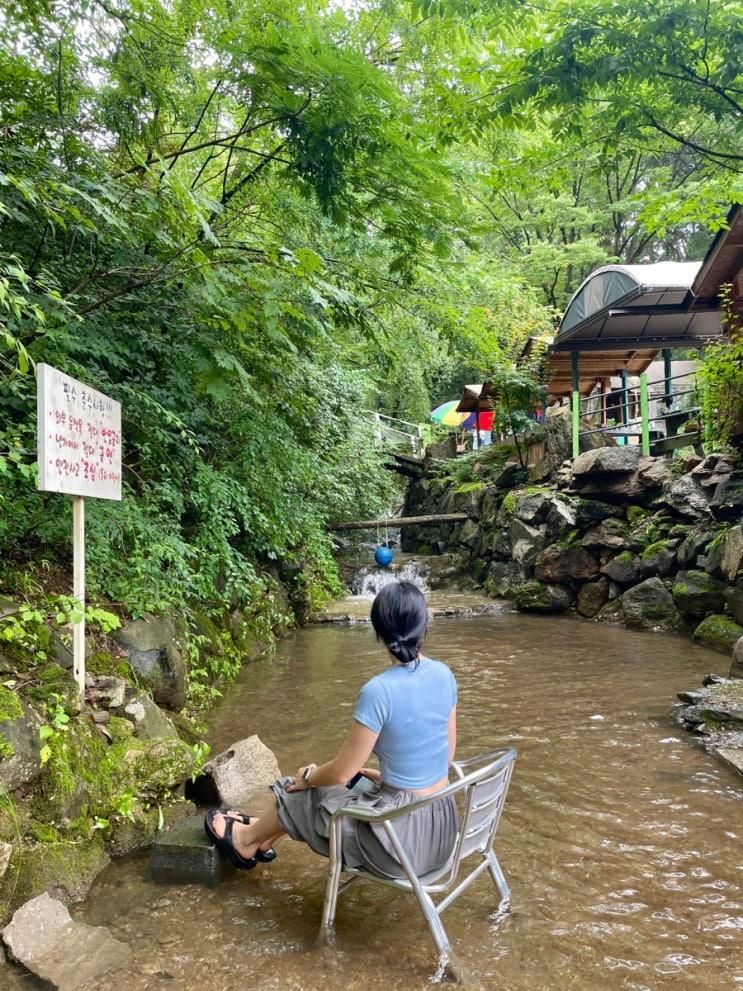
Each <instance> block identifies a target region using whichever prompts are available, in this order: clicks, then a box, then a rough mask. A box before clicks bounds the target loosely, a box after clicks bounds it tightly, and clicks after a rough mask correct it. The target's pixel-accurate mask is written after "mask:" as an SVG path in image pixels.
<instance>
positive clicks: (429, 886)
mask: <svg viewBox="0 0 743 991" xmlns="http://www.w3.org/2000/svg"><path fill="white" fill-rule="evenodd" d="M515 760H516V751H515V750H513V749H508V750H495V751H493V752H492V753H488V754H482V755H481V756H479V757H472V758H470V759H469V760H464V761H458V762H453V763H452V765H451V766H452V769H453V771H454V774H455V775H456V779H455V780H454V781H453V782H451V783H450V784H449V785H447V786H446V788H443V789H442V790H441V791H438V792H435V793H434V794H433V795H427V796H426V797H425V798H421V799H419V800H418V801H415V802H411V803H410V804H409V805H405V806H403V807H402V808H399V809H394V810H393V811H386V812H383V813H380V812H374V811H372V810H368V809H363V808H354V807H353V806H351V807H349V808H345V809H343V808H342V809H338V811H337V812H336V813H334V815H333V817H332V819H331V825H330V837H329V840H330V868H329V872H328V884H327V888H326V889H325V904H324V906H323V917H322V929H321V936H324V937H325V938H326V939H329V938H332V934H333V925H334V920H335V910H336V906H337V903H338V895H339V894H340V893H341V891H345V890H346V888H348V887H350V885H352V884H354V883H355V882H356V881H358V880H360V879H363V880H366V881H375V882H377V883H378V884H386V885H387V886H388V887H391V888H396V889H397V890H398V891H407V892H409V893H411V894H414V895H415V897H416V898H417V899H418V904H419V906H420V909H421V911H422V913H423V917H424V918H425V920H426V922H427V924H428V928H429V929H430V931H431V936H432V937H433V941H434V944H435V946H436V949H437V950H438V953H439V967H440V969H449V970H450V971H451V972H452V973H453V975H454V976H455V977H456V976H458V974H457V970H458V965H457V963H456V957H455V956H454V954H453V953H452V948H451V944H450V943H449V937H448V936H447V935H446V930H445V929H444V926H443V923H442V922H441V913H442V912H443V911H444V910H445V909H446V908H448V907H449V906H450V905H451V904H452V902H453V901H454V900H455V899H456V898H458V897H459V895H461V893H462V892H463V891H464V890H465V889H466V888H468V887H469V886H470V885H471V884H472V882H473V881H474V880H475V879H476V878H477V877H479V876H480V874H482V872H483V871H484V870H486V869H487V870H488V871H489V872H490V877H491V878H492V880H493V883H494V885H495V887H496V889H497V891H498V894H499V896H500V904H499V906H498V914H504V913H505V912H507V911H508V908H509V902H510V896H511V890H510V888H509V887H508V883H507V881H506V879H505V877H504V875H503V871H502V870H501V866H500V864H499V863H498V858H497V857H496V855H495V851H494V850H493V840H494V839H495V834H496V831H497V829H498V825H499V823H500V817H501V813H502V812H503V806H504V804H505V801H506V793H507V792H508V785H509V783H510V781H511V774H512V772H513V764H514V761H515ZM473 767H474V768H475V770H470V768H473ZM467 772H469V773H467ZM448 795H453V796H455V798H457V799H460V800H461V803H462V806H463V807H462V810H461V813H460V822H459V833H458V835H457V840H456V843H455V845H454V850H453V852H452V855H451V857H450V859H449V861H448V862H447V863H446V864H445V865H444V866H443V867H441V868H440V869H439V870H436V871H432V872H431V873H429V874H426V875H424V876H422V877H416V875H415V874H414V873H413V869H412V867H411V864H410V860H409V859H408V857H407V854H406V853H405V850H404V849H403V847H402V846H401V844H400V841H399V839H398V836H397V833H396V832H395V827H394V820H395V819H399V818H400V816H404V815H407V814H408V813H409V812H412V811H413V810H414V809H420V808H422V807H423V806H425V805H430V804H431V803H432V802H436V801H439V799H441V798H445V797H447V796H448ZM344 817H351V818H354V819H361V820H362V821H364V822H371V823H378V824H379V825H381V826H382V827H383V828H384V831H385V832H386V833H387V836H388V837H389V839H390V843H391V844H392V848H393V850H394V851H395V854H396V855H397V858H398V860H399V861H400V866H401V867H402V869H403V871H404V872H405V875H406V876H405V877H401V878H395V879H392V878H382V877H378V876H377V875H375V874H372V873H370V872H369V871H366V870H364V869H362V868H358V869H357V868H351V867H344V865H343V862H342V859H341V828H342V821H343V818H344ZM474 854H477V855H478V858H479V863H477V864H476V866H475V867H474V868H473V870H471V871H470V873H469V874H467V875H466V877H464V878H463V879H462V880H461V881H459V882H458V883H457V879H458V876H459V871H460V865H461V864H462V861H463V860H465V859H466V858H468V857H471V856H473V855H474ZM344 873H345V874H347V875H349V876H348V877H347V878H345V879H344V880H342V879H341V876H342V874H344ZM442 893H443V894H445V897H444V898H443V899H442V900H441V901H440V902H439V903H438V904H436V903H435V902H434V901H433V898H432V897H431V896H432V895H437V894H442Z"/></svg>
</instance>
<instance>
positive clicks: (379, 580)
mask: <svg viewBox="0 0 743 991" xmlns="http://www.w3.org/2000/svg"><path fill="white" fill-rule="evenodd" d="M427 574H428V568H427V567H426V566H425V565H423V564H420V563H419V562H418V561H406V562H405V563H404V564H400V565H398V566H395V565H394V564H393V565H392V566H391V567H389V568H378V567H376V566H374V565H372V566H370V567H363V568H359V570H358V571H357V572H356V573H355V574H354V575H353V577H352V578H351V580H350V581H349V589H350V591H351V594H352V595H355V596H358V597H359V598H361V599H373V598H374V596H375V595H376V594H377V593H378V592H379V591H380V589H382V588H384V586H385V585H389V584H390V583H391V582H400V581H406V582H412V583H413V584H414V585H416V586H417V587H418V588H419V589H420V590H421V592H427V591H428V583H427V581H426V577H427Z"/></svg>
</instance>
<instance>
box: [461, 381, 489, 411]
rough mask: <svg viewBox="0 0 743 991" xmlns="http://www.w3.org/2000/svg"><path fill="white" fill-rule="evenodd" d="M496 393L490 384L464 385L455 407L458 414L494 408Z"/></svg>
mask: <svg viewBox="0 0 743 991" xmlns="http://www.w3.org/2000/svg"><path fill="white" fill-rule="evenodd" d="M495 400H496V393H495V389H494V388H493V383H492V382H483V383H482V385H466V386H465V387H464V389H462V398H461V399H460V400H459V406H457V412H458V413H472V412H476V411H477V410H480V411H481V412H482V411H483V410H490V409H493V407H494V406H495Z"/></svg>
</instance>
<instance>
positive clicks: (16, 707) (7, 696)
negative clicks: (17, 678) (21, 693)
mask: <svg viewBox="0 0 743 991" xmlns="http://www.w3.org/2000/svg"><path fill="white" fill-rule="evenodd" d="M22 718H23V707H22V706H21V703H20V700H19V698H18V696H17V695H16V693H15V692H12V691H11V690H10V689H9V688H5V686H4V685H0V723H4V722H5V721H6V720H11V719H22Z"/></svg>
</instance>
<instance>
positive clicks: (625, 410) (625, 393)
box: [619, 368, 629, 423]
mask: <svg viewBox="0 0 743 991" xmlns="http://www.w3.org/2000/svg"><path fill="white" fill-rule="evenodd" d="M619 375H620V378H621V379H622V423H627V422H628V421H629V389H628V388H627V369H626V368H623V369H622V370H621V372H620V373H619Z"/></svg>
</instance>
